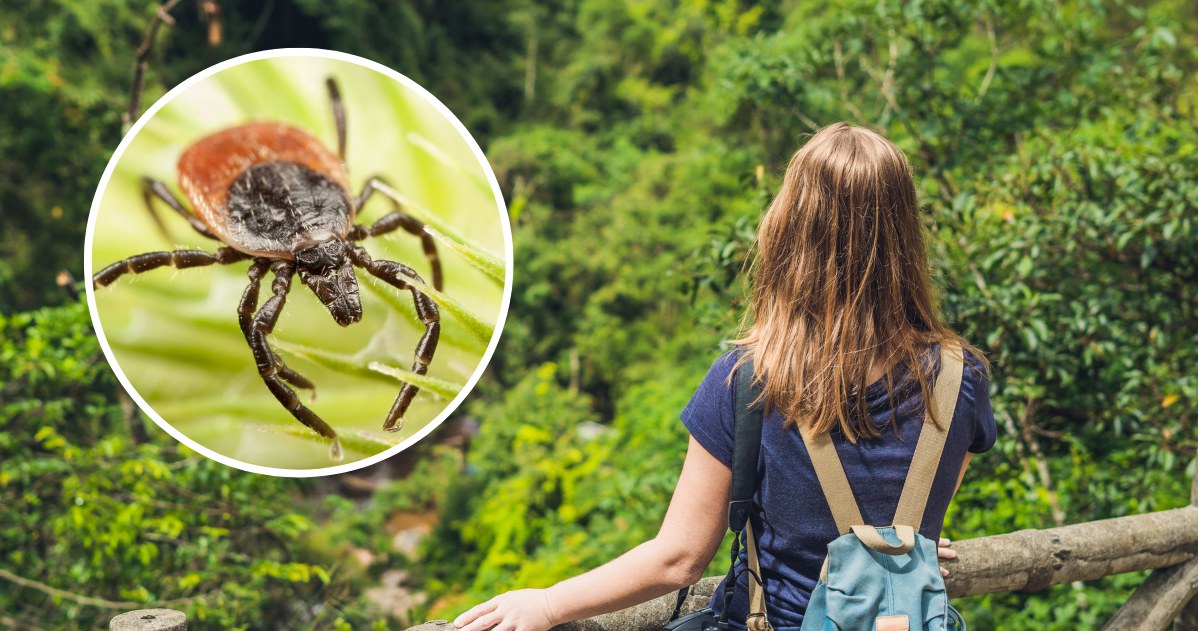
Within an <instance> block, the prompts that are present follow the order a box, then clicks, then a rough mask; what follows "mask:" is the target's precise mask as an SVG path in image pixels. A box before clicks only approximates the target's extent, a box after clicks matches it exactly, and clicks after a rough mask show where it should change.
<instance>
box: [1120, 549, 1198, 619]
mask: <svg viewBox="0 0 1198 631" xmlns="http://www.w3.org/2000/svg"><path fill="white" fill-rule="evenodd" d="M1195 594H1198V558H1195V559H1190V560H1189V561H1188V562H1186V563H1182V564H1181V565H1174V566H1173V567H1168V568H1164V569H1161V570H1156V571H1155V572H1153V573H1152V574H1151V575H1149V576H1148V578H1147V579H1145V580H1144V582H1143V583H1141V584H1140V586H1139V587H1137V588H1136V591H1135V593H1133V594H1132V595H1131V598H1128V599H1127V602H1126V603H1124V604H1123V606H1122V607H1120V608H1119V611H1118V612H1116V613H1115V615H1114V616H1113V617H1112V618H1111V619H1110V620H1108V621H1107V623H1106V624H1105V625H1103V627H1102V631H1164V630H1165V629H1167V628H1168V627H1169V625H1171V624H1173V621H1174V619H1175V618H1177V616H1178V614H1180V613H1181V610H1182V608H1183V607H1185V606H1186V603H1188V602H1190V600H1191V599H1193V598H1194V595H1195Z"/></svg>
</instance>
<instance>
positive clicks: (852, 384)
mask: <svg viewBox="0 0 1198 631" xmlns="http://www.w3.org/2000/svg"><path fill="white" fill-rule="evenodd" d="M751 276H752V284H753V289H752V299H751V307H752V308H751V311H750V312H749V313H748V314H746V326H745V334H744V336H743V337H742V338H740V339H738V340H734V343H736V344H738V345H740V346H741V347H742V348H743V349H744V350H745V351H746V352H744V353H742V354H741V358H740V362H741V363H743V362H744V361H745V360H746V359H747V358H748V357H752V359H753V362H754V366H755V372H756V373H757V378H758V379H760V380H763V385H764V388H763V389H764V393H763V397H764V399H765V406H766V409H767V410H771V409H775V408H776V409H779V410H780V411H781V413H782V416H783V418H785V419H786V426H787V427H795V426H801V427H804V428H807V429H808V430H810V431H812V432H814V433H817V434H818V433H822V432H827V431H830V430H832V429H833V428H836V427H839V428H840V430H841V431H842V432H843V433H844V435H845V436H846V437H847V438H848V439H849V440H850V441H853V442H856V441H857V439H858V438H859V437H865V438H874V437H877V436H878V435H879V434H880V432H879V431H878V429H877V428H876V427H875V426H874V424H873V423H872V422H870V420H869V415H868V401H867V399H866V397H865V391H866V389H867V387H868V386H869V383H868V378H869V371H870V367H871V366H873V365H874V364H875V362H877V361H880V362H881V364H882V365H883V366H885V367H886V368H887V370H886V383H887V385H888V387H889V388H890V392H891V395H892V396H891V402H892V405H891V407H892V410H893V399H894V397H893V393H894V387H895V382H894V374H895V372H896V371H895V370H893V369H892V368H893V367H898V366H905V367H906V368H907V369H908V371H909V373H910V374H911V375H913V376H914V378H915V379H917V380H918V384H919V388H920V391H921V392H922V393H923V395H924V397H923V399H924V400H925V401H930V400H931V386H930V378H929V377H930V375H928V374H926V373H927V372H928V369H929V368H930V366H931V363H930V362H928V364H927V365H925V363H924V362H923V361H922V360H921V358H922V357H924V355H926V351H927V350H928V348H929V347H930V346H931V345H932V344H934V343H936V342H943V341H946V340H955V341H957V342H958V343H960V344H961V346H962V348H963V349H965V350H967V351H970V352H972V353H973V355H974V357H976V358H978V359H980V360H981V364H982V366H984V370H987V371H988V370H989V367H988V364H987V362H986V360H985V358H984V357H983V356H982V354H981V353H979V352H977V350H976V349H974V348H973V347H972V346H970V345H969V344H968V343H966V342H965V341H964V340H962V339H961V338H960V336H958V335H957V334H956V333H954V332H953V331H951V330H950V329H949V328H948V327H947V326H946V325H945V323H944V321H943V320H942V319H941V316H940V313H939V311H938V305H937V301H936V299H935V298H934V296H933V287H932V281H931V274H930V270H929V265H928V255H927V245H926V242H925V239H924V233H923V226H922V224H921V222H920V213H919V204H918V201H917V198H916V193H915V182H914V180H913V178H912V174H911V169H910V167H909V166H908V164H907V158H906V156H904V155H903V152H902V151H901V150H900V149H899V148H898V147H896V146H895V145H894V144H893V143H891V142H890V141H889V140H887V139H886V138H883V137H882V136H881V135H879V134H877V133H875V132H873V131H870V130H868V129H865V128H862V127H857V126H854V125H849V124H846V123H836V124H834V125H830V126H828V127H824V128H823V129H820V130H819V131H818V132H817V133H815V135H813V136H812V137H811V139H810V140H808V141H807V143H806V144H805V145H803V147H802V148H801V149H799V150H798V151H796V152H795V154H794V156H793V157H791V159H790V165H789V166H788V167H787V169H786V176H785V178H784V180H783V183H782V189H781V190H780V191H778V195H777V196H776V197H774V200H773V202H771V204H770V207H769V209H768V210H767V211H766V213H765V217H764V218H762V220H761V227H760V229H759V231H758V236H757V255H756V257H755V259H754V260H753V264H752V269H751ZM750 322H751V323H750ZM933 422H935V423H937V424H938V425H939V420H938V419H933Z"/></svg>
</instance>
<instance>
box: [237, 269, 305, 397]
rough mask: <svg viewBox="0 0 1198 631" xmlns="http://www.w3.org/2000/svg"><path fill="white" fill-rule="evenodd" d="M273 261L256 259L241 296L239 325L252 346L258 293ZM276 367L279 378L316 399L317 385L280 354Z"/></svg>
mask: <svg viewBox="0 0 1198 631" xmlns="http://www.w3.org/2000/svg"><path fill="white" fill-rule="evenodd" d="M270 264H271V260H270V259H266V258H257V259H254V263H253V265H250V270H249V277H250V284H249V286H247V287H246V288H245V292H244V293H242V295H241V302H240V303H239V304H238V305H237V323H238V324H239V325H240V326H241V333H242V334H243V335H245V341H246V342H247V343H250V344H252V343H253V339H252V332H253V326H254V311H255V310H257V309H258V293H259V290H260V289H261V287H262V277H263V276H265V275H266V271H267V270H268V269H270ZM274 361H275V367H276V368H277V369H278V371H279V378H280V379H282V380H283V381H286V382H288V383H290V384H291V385H293V386H295V387H297V388H304V389H306V390H311V391H312V399H313V400H315V399H316V385H315V384H313V383H312V382H311V381H309V380H308V379H307V378H306V377H304V376H303V375H301V374H299V373H297V372H295V371H294V370H292V369H290V368H288V367H287V366H286V365H285V364H284V363H283V359H282V358H280V357H279V355H278V353H275V354H274Z"/></svg>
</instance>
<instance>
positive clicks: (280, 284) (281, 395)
mask: <svg viewBox="0 0 1198 631" xmlns="http://www.w3.org/2000/svg"><path fill="white" fill-rule="evenodd" d="M257 266H258V263H257V262H256V263H255V265H254V269H257ZM271 272H273V273H274V275H275V279H274V282H273V283H271V292H272V293H273V294H274V295H272V296H271V297H270V298H269V299H268V300H267V301H266V304H264V305H262V308H261V309H259V310H258V313H257V314H255V315H254V318H253V321H251V322H250V324H249V335H248V336H247V339H248V341H249V344H250V350H251V351H252V352H253V354H254V363H255V364H256V365H257V367H258V375H259V376H260V377H262V381H263V382H264V383H266V387H267V389H269V390H270V393H271V394H273V395H275V398H276V399H278V401H279V403H281V404H282V405H283V407H284V408H286V409H287V411H288V412H291V415H292V416H294V417H295V418H296V420H298V421H299V422H301V423H303V424H304V425H305V426H307V427H308V428H309V429H311V430H312V431H314V432H316V433H317V434H320V435H321V436H323V437H325V438H330V439H332V441H333V443H332V445H330V446H329V457H330V458H332V459H333V460H341V457H342V454H341V442H340V441H339V440H337V432H335V431H333V428H331V427H329V425H328V423H325V422H324V421H323V420H322V419H321V418H320V417H319V416H317V415H316V413H315V412H313V411H312V410H309V409H308V408H307V407H305V406H304V404H303V403H300V400H299V396H298V395H296V394H295V390H292V389H291V388H289V387H288V386H287V384H285V383H283V376H282V374H280V372H279V366H278V364H277V363H276V357H275V354H274V351H272V350H271V348H270V344H269V343H268V342H267V341H266V337H267V336H268V335H270V334H271V332H272V331H274V328H275V323H277V322H278V321H279V313H281V312H282V310H283V305H284V303H286V301H287V292H288V291H290V290H291V277H292V276H294V275H295V263H292V262H291V261H275V262H274V263H272V264H271ZM263 273H265V270H263V271H262V273H260V274H259V281H260V280H261V276H262V274H263ZM259 281H255V280H253V276H252V273H251V280H250V284H251V286H252V285H253V284H254V283H255V282H259ZM245 302H246V299H245V298H244V297H243V298H242V304H245ZM239 315H240V311H239Z"/></svg>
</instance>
